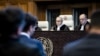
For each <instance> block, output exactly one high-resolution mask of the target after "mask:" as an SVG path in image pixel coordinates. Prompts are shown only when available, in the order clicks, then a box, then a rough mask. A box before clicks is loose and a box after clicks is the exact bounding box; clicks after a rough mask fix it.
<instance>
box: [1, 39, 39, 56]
mask: <svg viewBox="0 0 100 56" xmlns="http://www.w3.org/2000/svg"><path fill="white" fill-rule="evenodd" d="M38 53H39V50H38V48H37V46H36V45H34V44H33V45H32V47H30V46H26V45H24V44H21V43H20V42H19V39H13V38H11V39H9V40H6V39H5V40H4V39H3V40H1V38H0V56H40V55H38Z"/></svg>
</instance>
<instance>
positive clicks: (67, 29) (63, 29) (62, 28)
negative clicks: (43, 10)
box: [53, 25, 69, 31]
mask: <svg viewBox="0 0 100 56" xmlns="http://www.w3.org/2000/svg"><path fill="white" fill-rule="evenodd" d="M53 30H54V31H57V26H54V27H53ZM60 31H69V28H68V26H66V25H62V26H61V28H60Z"/></svg>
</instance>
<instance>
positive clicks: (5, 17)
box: [0, 8, 25, 35]
mask: <svg viewBox="0 0 100 56" xmlns="http://www.w3.org/2000/svg"><path fill="white" fill-rule="evenodd" d="M24 23H25V16H24V12H22V10H20V9H18V8H6V9H5V10H2V12H1V11H0V26H1V27H0V34H1V35H11V34H13V33H14V34H15V33H17V31H18V28H19V27H20V26H21V27H22V26H24Z"/></svg>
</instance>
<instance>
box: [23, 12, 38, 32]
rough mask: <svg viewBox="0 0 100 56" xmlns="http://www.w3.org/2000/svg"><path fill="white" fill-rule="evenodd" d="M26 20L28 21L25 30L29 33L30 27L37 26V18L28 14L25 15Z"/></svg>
mask: <svg viewBox="0 0 100 56" xmlns="http://www.w3.org/2000/svg"><path fill="white" fill-rule="evenodd" d="M25 16H26V18H25V21H26V25H25V27H24V29H23V31H24V32H26V31H28V30H29V27H30V26H31V25H32V26H33V27H34V26H35V25H37V18H36V17H35V16H32V15H30V14H26V15H25Z"/></svg>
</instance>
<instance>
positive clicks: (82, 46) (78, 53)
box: [63, 34, 100, 56]
mask: <svg viewBox="0 0 100 56" xmlns="http://www.w3.org/2000/svg"><path fill="white" fill-rule="evenodd" d="M63 56H100V35H97V34H90V35H87V36H85V37H84V38H82V39H80V40H77V41H75V42H72V43H69V44H67V45H66V46H65V47H64V52H63Z"/></svg>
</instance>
